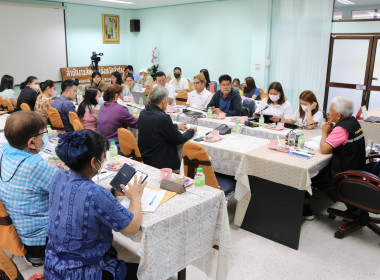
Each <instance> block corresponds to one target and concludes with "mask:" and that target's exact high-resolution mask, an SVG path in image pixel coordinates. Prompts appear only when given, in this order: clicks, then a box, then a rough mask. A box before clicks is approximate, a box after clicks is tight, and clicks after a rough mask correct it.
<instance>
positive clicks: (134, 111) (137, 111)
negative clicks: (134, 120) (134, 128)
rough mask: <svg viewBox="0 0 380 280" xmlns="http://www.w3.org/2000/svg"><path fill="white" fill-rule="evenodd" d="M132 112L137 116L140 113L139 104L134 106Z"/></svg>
mask: <svg viewBox="0 0 380 280" xmlns="http://www.w3.org/2000/svg"><path fill="white" fill-rule="evenodd" d="M132 114H133V115H134V116H135V117H137V115H138V114H139V110H137V106H134V107H133V112H132Z"/></svg>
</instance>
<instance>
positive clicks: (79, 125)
mask: <svg viewBox="0 0 380 280" xmlns="http://www.w3.org/2000/svg"><path fill="white" fill-rule="evenodd" d="M72 126H73V128H74V130H75V131H77V130H83V129H84V128H83V125H82V123H81V122H80V120H78V119H75V120H73V123H72Z"/></svg>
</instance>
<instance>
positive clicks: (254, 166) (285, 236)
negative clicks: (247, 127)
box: [234, 129, 331, 249]
mask: <svg viewBox="0 0 380 280" xmlns="http://www.w3.org/2000/svg"><path fill="white" fill-rule="evenodd" d="M304 133H305V139H306V140H309V139H310V138H312V137H314V136H316V135H319V134H320V133H321V131H320V129H316V130H312V131H305V132H304ZM313 153H315V155H314V156H313V157H312V158H310V159H305V158H298V157H292V156H290V155H288V154H285V153H281V152H278V151H273V150H270V149H269V148H267V147H266V146H263V147H260V148H257V149H255V150H253V151H250V152H248V153H245V154H244V155H243V158H242V160H241V163H240V165H239V169H238V171H237V174H236V176H235V178H236V180H237V184H236V190H235V198H236V199H237V200H238V201H239V203H238V206H237V209H236V213H235V220H234V223H235V225H237V226H241V227H242V228H244V229H246V230H249V231H251V232H254V233H256V234H259V235H262V236H264V237H266V238H269V239H271V240H274V241H276V242H279V243H281V244H284V245H286V246H289V247H291V248H294V249H297V248H298V244H299V236H300V228H301V221H302V207H303V201H304V191H308V192H309V193H312V191H311V178H312V177H314V176H316V175H317V174H318V173H319V171H320V170H322V169H323V168H324V167H325V166H327V164H328V162H329V161H330V158H331V155H322V154H321V153H320V151H319V150H317V149H314V151H313ZM251 198H252V199H251Z"/></svg>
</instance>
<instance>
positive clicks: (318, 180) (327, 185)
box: [305, 165, 338, 202]
mask: <svg viewBox="0 0 380 280" xmlns="http://www.w3.org/2000/svg"><path fill="white" fill-rule="evenodd" d="M311 187H313V188H317V189H319V190H320V191H321V192H323V193H325V194H326V195H327V196H328V197H330V198H331V199H332V200H333V201H334V202H336V201H338V195H337V193H336V185H335V184H334V181H333V178H332V176H331V171H330V166H329V165H328V166H326V167H325V168H323V169H322V170H321V171H320V172H319V173H318V175H317V176H315V177H313V178H311ZM305 197H306V198H309V197H310V195H309V194H308V193H307V192H306V195H305Z"/></svg>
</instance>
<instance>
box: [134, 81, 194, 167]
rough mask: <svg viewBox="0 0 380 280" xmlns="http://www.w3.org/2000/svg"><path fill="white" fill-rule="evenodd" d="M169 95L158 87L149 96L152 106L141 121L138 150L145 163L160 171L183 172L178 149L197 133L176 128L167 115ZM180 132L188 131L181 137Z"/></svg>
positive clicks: (182, 126)
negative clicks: (164, 169)
mask: <svg viewBox="0 0 380 280" xmlns="http://www.w3.org/2000/svg"><path fill="white" fill-rule="evenodd" d="M168 96H169V92H168V90H167V89H166V88H164V87H163V86H160V85H157V86H155V87H153V88H152V90H151V91H150V93H149V100H150V104H149V105H146V107H145V109H144V110H142V111H141V113H140V117H139V122H138V124H139V138H138V146H139V149H140V151H141V155H142V158H143V160H144V163H146V164H148V165H151V166H154V167H156V168H171V169H173V170H179V168H180V165H181V162H180V158H179V155H178V152H177V145H181V144H184V143H185V142H187V141H188V140H189V139H191V138H192V137H193V136H194V134H195V133H196V132H197V129H196V128H195V127H192V128H190V129H187V127H186V126H185V125H184V124H173V121H172V119H171V118H170V116H169V115H168V114H166V113H165V110H166V107H167V106H168V104H169V101H168ZM178 130H183V131H186V132H185V133H183V134H182V133H181V132H179V131H178Z"/></svg>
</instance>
